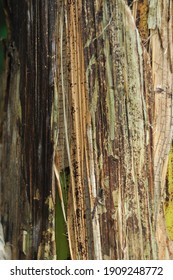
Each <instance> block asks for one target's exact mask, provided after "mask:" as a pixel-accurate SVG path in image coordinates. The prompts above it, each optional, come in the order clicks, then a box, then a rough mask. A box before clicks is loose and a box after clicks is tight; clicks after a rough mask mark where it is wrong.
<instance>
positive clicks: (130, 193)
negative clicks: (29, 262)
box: [1, 0, 173, 259]
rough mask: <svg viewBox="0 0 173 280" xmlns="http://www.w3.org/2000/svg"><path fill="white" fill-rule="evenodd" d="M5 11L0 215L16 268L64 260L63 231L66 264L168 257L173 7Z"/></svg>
mask: <svg viewBox="0 0 173 280" xmlns="http://www.w3.org/2000/svg"><path fill="white" fill-rule="evenodd" d="M7 2H8V6H7V7H8V14H9V18H10V20H11V38H10V40H11V43H10V44H9V47H8V51H7V60H6V64H7V67H6V72H5V73H4V81H5V82H4V83H3V102H2V104H3V106H1V107H2V108H3V109H2V110H1V111H2V112H1V115H2V116H3V123H2V136H1V147H2V151H1V154H2V156H1V170H2V172H1V173H2V179H1V194H2V199H1V209H2V222H3V224H4V231H5V235H6V241H10V242H11V243H12V244H13V258H14V259H15V258H37V259H43V258H44V259H54V258H56V257H57V256H61V254H60V253H59V251H58V250H60V248H62V247H61V245H59V241H60V243H61V237H60V234H57V231H59V232H60V230H62V228H64V233H62V234H64V235H67V240H68V247H69V248H67V247H66V249H65V250H66V251H68V249H69V253H68V252H67V258H69V256H70V258H71V259H157V258H159V259H165V258H166V259H172V252H173V249H172V246H173V244H172V241H171V235H170V234H169V230H167V228H166V223H165V214H164V205H165V198H164V197H165V196H164V194H165V193H166V187H165V178H166V174H167V164H168V154H169V151H170V147H171V140H172V122H171V121H172V47H173V46H172V25H173V24H172V23H173V19H172V2H171V1H169V0H165V1H163V2H162V1H159V0H158V1H148V0H143V1H142V0H141V1H123V0H111V1H108V0H101V1H97V0H94V1H87V0H76V1H66V0H64V1H47V0H44V1H40V2H39V1H16V2H15V3H13V2H14V1H7ZM128 5H129V6H128ZM168 177H169V176H168ZM167 193H168V192H167ZM57 197H58V198H57ZM167 200H168V201H169V198H167ZM57 203H58V205H60V206H61V209H60V210H61V211H60V210H59V208H58V207H57ZM60 212H61V213H60ZM60 215H62V217H61V218H60ZM62 220H63V224H61V225H60V223H61V221H62ZM55 225H56V226H55ZM58 225H59V226H58ZM167 231H168V232H167ZM57 239H58V240H57ZM59 239H60V240H59ZM64 246H66V245H64Z"/></svg>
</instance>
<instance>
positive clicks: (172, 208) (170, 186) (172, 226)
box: [164, 145, 173, 240]
mask: <svg viewBox="0 0 173 280" xmlns="http://www.w3.org/2000/svg"><path fill="white" fill-rule="evenodd" d="M164 213H165V222H166V229H167V232H168V235H169V238H170V239H171V240H173V145H172V146H171V150H170V152H169V158H168V174H167V184H166V198H165V202H164Z"/></svg>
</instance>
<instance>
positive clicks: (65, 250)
mask: <svg viewBox="0 0 173 280" xmlns="http://www.w3.org/2000/svg"><path fill="white" fill-rule="evenodd" d="M69 182H70V172H69V168H66V169H65V170H63V171H62V172H61V173H60V183H61V188H62V195H63V200H64V208H65V212H66V214H67V199H68V186H69ZM55 239H56V254H57V259H58V260H69V259H70V250H69V243H68V235H67V225H66V221H65V220H64V215H63V211H62V207H61V200H60V197H59V194H58V191H57V192H56V207H55Z"/></svg>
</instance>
